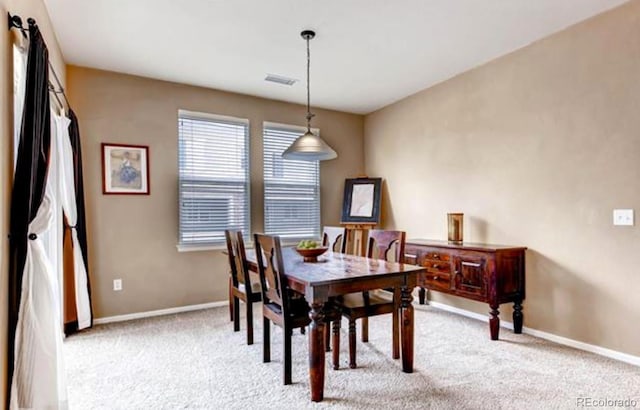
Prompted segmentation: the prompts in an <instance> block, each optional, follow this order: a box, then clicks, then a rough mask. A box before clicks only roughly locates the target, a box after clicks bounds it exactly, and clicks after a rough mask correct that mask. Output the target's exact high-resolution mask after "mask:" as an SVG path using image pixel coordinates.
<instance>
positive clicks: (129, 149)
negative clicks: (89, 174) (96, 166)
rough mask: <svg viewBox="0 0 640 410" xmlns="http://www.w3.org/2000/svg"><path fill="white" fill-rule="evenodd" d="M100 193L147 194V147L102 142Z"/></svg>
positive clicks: (148, 191)
mask: <svg viewBox="0 0 640 410" xmlns="http://www.w3.org/2000/svg"><path fill="white" fill-rule="evenodd" d="M102 193H103V194H104V195H149V193H150V189H149V147H148V146H146V145H129V144H114V143H106V142H105V143H102Z"/></svg>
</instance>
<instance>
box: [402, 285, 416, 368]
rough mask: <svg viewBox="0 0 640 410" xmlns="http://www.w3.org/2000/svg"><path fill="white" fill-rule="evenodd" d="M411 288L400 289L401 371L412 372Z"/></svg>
mask: <svg viewBox="0 0 640 410" xmlns="http://www.w3.org/2000/svg"><path fill="white" fill-rule="evenodd" d="M412 300H413V296H412V295H411V289H409V287H407V286H403V287H402V290H401V305H400V310H401V314H402V332H401V337H402V371H403V372H405V373H413V305H412V304H411V301H412Z"/></svg>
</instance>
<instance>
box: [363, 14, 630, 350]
mask: <svg viewBox="0 0 640 410" xmlns="http://www.w3.org/2000/svg"><path fill="white" fill-rule="evenodd" d="M639 56H640V2H631V3H630V4H627V5H625V6H622V7H621V8H619V9H616V10H613V11H611V12H609V13H606V14H604V15H600V16H597V17H595V18H593V19H591V20H588V21H586V22H584V23H581V24H579V25H577V26H574V27H571V28H569V29H567V30H565V31H563V32H561V33H558V34H556V35H553V36H551V37H549V38H546V39H544V40H542V41H539V42H537V43H534V44H532V45H530V46H528V47H526V48H524V49H521V50H519V51H516V52H514V53H512V54H510V55H507V56H505V57H502V58H500V59H497V60H495V61H492V62H490V63H488V64H486V65H484V66H482V67H480V68H477V69H474V70H471V71H469V72H467V73H464V74H462V75H460V76H458V77H455V78H453V79H451V80H449V81H446V82H444V83H442V84H439V85H437V86H435V87H432V88H430V89H427V90H424V91H422V92H420V93H417V94H415V95H413V96H411V97H408V98H406V99H404V100H402V101H400V102H397V103H395V104H393V105H391V106H388V107H385V108H383V109H381V110H379V111H377V112H374V113H372V114H370V115H368V116H366V118H365V168H366V172H367V173H368V174H369V175H380V176H383V177H385V178H386V180H387V186H388V198H387V201H386V204H385V205H386V212H385V216H386V221H387V225H388V226H394V227H397V228H402V229H406V230H407V232H408V237H410V238H419V237H422V238H434V239H445V238H446V213H447V212H452V211H460V212H464V213H465V221H464V222H465V229H464V235H465V239H466V240H471V241H477V242H489V243H505V244H511V245H524V246H528V247H529V251H528V252H527V263H526V267H527V289H526V290H527V299H526V301H525V304H524V306H525V307H524V313H525V326H527V327H531V328H534V329H539V330H542V331H545V332H550V333H553V334H557V335H561V336H565V337H568V338H571V339H575V340H579V341H583V342H587V343H592V344H595V345H599V346H604V347H606V348H611V349H615V350H618V351H622V352H626V353H629V354H633V355H640V332H638V329H637V325H636V323H638V322H640V298H638V295H639V294H640V280H639V278H638V274H639V273H640V272H639V271H638V266H640V229H639V228H638V226H635V227H614V226H612V210H613V209H614V208H635V210H636V212H640V183H639V181H640V160H639V155H640V57H639ZM433 298H434V299H436V300H438V301H441V302H445V303H448V304H451V305H455V306H458V307H462V308H465V309H471V310H474V311H477V312H481V313H486V312H487V311H488V307H487V306H485V305H482V304H479V303H475V302H467V301H465V300H463V299H460V298H455V297H445V296H443V295H441V294H434V295H433ZM510 312H511V311H510V307H508V308H503V314H502V318H503V319H507V320H511V319H510Z"/></svg>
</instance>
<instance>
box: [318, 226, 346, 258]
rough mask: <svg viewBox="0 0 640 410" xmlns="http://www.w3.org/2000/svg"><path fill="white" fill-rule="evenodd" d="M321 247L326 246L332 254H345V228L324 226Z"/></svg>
mask: <svg viewBox="0 0 640 410" xmlns="http://www.w3.org/2000/svg"><path fill="white" fill-rule="evenodd" d="M322 246H328V247H329V249H331V251H333V252H339V253H345V250H346V249H347V228H343V227H341V226H325V227H324V228H322Z"/></svg>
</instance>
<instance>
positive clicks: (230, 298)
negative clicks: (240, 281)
mask: <svg viewBox="0 0 640 410" xmlns="http://www.w3.org/2000/svg"><path fill="white" fill-rule="evenodd" d="M232 288H233V282H232V281H231V276H229V321H230V322H233V290H232Z"/></svg>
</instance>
